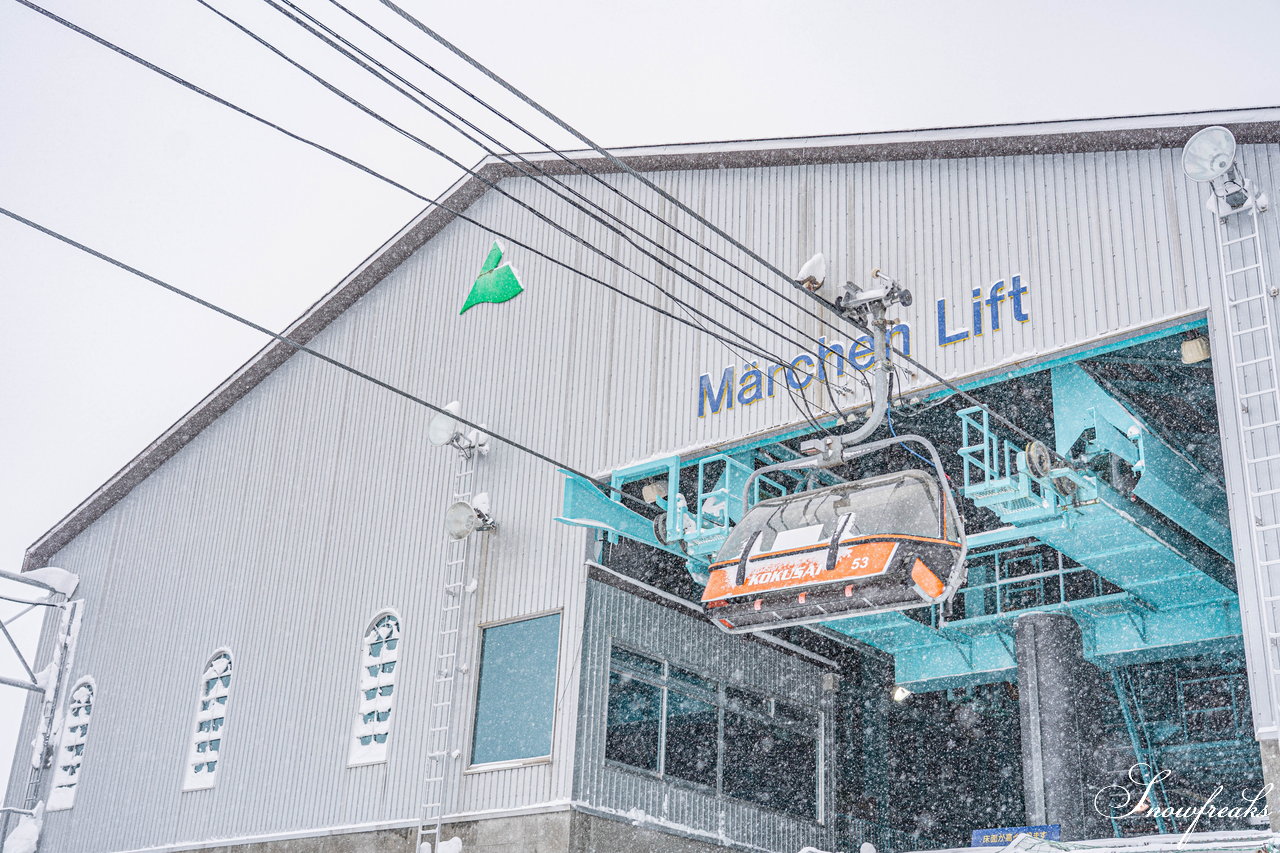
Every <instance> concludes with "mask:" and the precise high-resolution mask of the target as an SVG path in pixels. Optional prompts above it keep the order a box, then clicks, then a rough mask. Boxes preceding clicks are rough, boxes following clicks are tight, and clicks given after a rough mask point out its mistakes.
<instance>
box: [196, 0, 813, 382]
mask: <svg viewBox="0 0 1280 853" xmlns="http://www.w3.org/2000/svg"><path fill="white" fill-rule="evenodd" d="M195 2H197V3H199V4H200V5H201V6H204V7H205V8H206V9H208V10H209V11H211V12H213V13H214V14H215V15H217V16H218V17H219V18H222V19H223V20H224V21H226V22H227V23H229V24H231V26H233V27H235V28H236V29H238V30H239V31H240V32H242V33H244V34H245V35H246V36H248V37H249V38H251V39H252V40H253V41H255V42H257V43H258V44H259V45H261V46H262V47H264V48H266V49H267V50H268V51H270V52H271V53H273V54H275V55H276V56H278V57H279V58H280V59H282V60H284V61H285V62H286V63H288V64H289V65H291V66H293V67H294V68H295V69H297V70H298V71H301V72H302V73H303V74H305V75H307V76H308V77H310V78H311V79H312V80H314V81H315V82H316V83H319V84H320V85H321V86H323V87H324V88H325V89H327V90H328V91H329V92H331V93H333V94H334V95H336V96H338V97H339V98H341V99H342V100H343V101H345V102H347V103H348V104H350V105H351V106H353V107H355V108H356V109H358V110H360V111H361V112H363V113H364V114H365V115H367V116H369V117H370V118H373V119H374V120H375V121H377V122H379V123H380V124H382V125H384V126H386V127H388V128H390V129H391V130H393V131H395V132H396V133H398V134H400V135H401V136H403V137H405V138H406V139H408V140H409V141H411V142H413V143H415V144H416V145H418V146H420V147H422V148H423V149H425V150H427V151H429V152H431V153H432V154H434V155H436V156H437V157H440V158H441V159H443V160H445V161H446V162H448V163H449V164H450V165H452V166H454V167H456V168H458V169H461V170H463V171H464V172H466V173H467V174H470V175H472V176H473V177H475V178H476V179H477V180H479V181H480V182H481V183H483V184H484V185H485V186H487V187H489V188H490V189H491V190H493V191H494V192H496V193H498V194H499V195H501V196H503V197H504V198H506V199H508V200H510V201H511V202H512V203H514V204H515V205H516V206H517V207H519V208H521V209H522V210H525V211H527V212H529V213H531V214H532V215H533V216H535V217H536V218H537V219H538V220H539V221H541V222H543V223H544V224H546V225H548V226H550V227H551V228H553V229H554V230H556V231H558V232H559V233H561V234H562V235H564V236H566V237H569V238H570V239H572V240H574V241H575V242H577V243H578V244H579V245H581V246H583V247H584V248H586V249H587V250H588V251H590V252H592V253H594V254H596V255H598V256H599V257H601V258H603V259H604V260H606V261H608V262H610V263H612V264H614V265H615V266H617V267H618V268H619V269H622V270H624V271H626V272H628V273H630V274H631V275H633V276H635V277H636V278H637V279H639V280H640V281H642V282H645V283H646V284H648V285H650V286H651V287H653V288H654V289H656V290H657V291H658V292H659V293H662V294H663V295H664V296H667V297H668V298H671V299H673V300H677V301H678V297H676V296H674V295H673V294H672V293H671V292H670V291H668V290H667V289H666V288H664V287H663V286H662V285H661V284H659V283H658V282H657V281H655V280H654V279H652V278H650V277H648V276H646V275H644V274H643V273H640V272H639V271H637V270H635V269H634V268H632V267H631V266H628V265H627V264H626V263H624V262H623V261H621V260H619V259H618V258H616V257H614V256H613V255H611V254H610V253H608V252H606V251H605V250H603V249H601V248H600V247H599V246H596V245H595V244H594V243H592V242H591V241H589V240H587V239H586V238H585V237H583V236H581V235H580V234H577V233H575V232H573V231H572V230H571V229H569V228H567V227H565V226H564V225H563V224H561V223H559V222H557V221H555V220H554V219H552V218H551V217H549V216H547V215H546V214H545V213H543V212H542V211H540V210H538V209H537V208H535V207H534V206H533V205H532V204H529V203H528V202H526V201H524V200H523V199H520V198H518V197H516V196H515V195H514V194H512V193H510V192H508V191H507V190H506V189H504V188H503V187H501V186H499V185H498V183H497V182H495V181H491V180H489V179H488V178H486V177H485V176H484V175H483V174H482V173H481V172H480V171H479V170H478V169H474V168H471V167H468V166H467V165H465V164H464V163H462V162H461V161H460V160H458V159H457V158H455V157H452V156H451V155H449V154H448V153H446V152H445V151H443V150H442V149H441V148H439V147H438V146H436V145H434V144H432V143H431V142H428V141H427V140H425V139H423V138H422V137H421V136H419V135H417V134H415V133H413V132H411V131H409V130H407V129H406V128H404V127H403V126H401V125H399V124H396V123H395V122H393V121H391V120H390V119H388V118H387V117H386V116H384V115H382V114H381V113H379V112H378V111H377V110H374V109H373V108H371V107H369V106H368V105H367V104H364V103H362V102H361V101H360V100H359V99H357V98H355V97H353V96H352V95H351V94H350V93H348V92H346V91H345V90H343V89H341V88H340V87H338V86H336V85H335V84H334V83H332V82H331V81H329V80H327V79H325V78H324V77H323V76H321V75H320V74H318V73H316V72H315V71H313V70H312V69H310V68H308V67H306V66H305V65H303V64H302V63H301V62H299V61H298V60H297V59H295V58H293V57H292V56H290V55H289V54H287V53H285V52H284V51H283V50H281V49H280V48H279V47H278V46H277V45H275V44H273V43H271V42H270V41H268V40H267V39H265V38H264V37H263V36H261V35H260V34H258V33H256V32H254V31H253V30H251V29H249V28H248V27H246V26H245V25H244V24H242V23H240V22H239V21H237V20H235V19H234V18H232V17H230V16H229V15H227V14H226V13H224V12H223V11H221V10H220V9H218V8H216V7H215V6H213V5H212V4H211V3H209V2H208V0H195ZM364 67H365V68H366V69H368V66H364ZM389 85H392V86H393V88H395V89H396V91H398V92H400V93H401V94H402V95H406V96H407V97H409V98H410V99H413V96H412V94H409V93H407V92H405V91H404V90H403V89H400V88H399V87H398V86H395V85H394V84H389ZM415 102H416V101H415ZM419 105H420V106H421V104H419ZM436 117H437V118H439V115H438V114H436ZM633 245H635V244H634V242H633ZM637 248H638V247H637ZM650 257H654V256H652V255H650ZM659 262H660V263H662V262H661V261H659ZM666 266H667V268H668V269H669V270H672V271H674V268H672V267H670V265H666ZM689 281H690V282H692V283H694V285H695V286H697V287H699V288H700V289H702V290H703V291H704V292H707V293H710V291H707V290H706V288H705V287H702V286H701V285H698V284H697V282H694V281H693V279H689ZM714 298H716V299H720V298H719V297H714ZM721 301H724V300H721ZM725 304H727V305H729V307H730V308H731V309H733V310H735V311H738V312H739V313H740V314H742V316H744V317H745V318H747V319H748V320H749V321H751V322H756V323H757V324H758V325H761V327H762V328H767V326H765V325H764V324H763V323H760V322H759V321H758V320H756V319H755V318H752V317H751V315H750V314H748V313H746V312H745V311H743V310H742V309H740V308H738V307H737V306H733V305H731V304H730V303H727V302H725ZM684 305H685V306H686V307H687V309H688V310H689V311H691V312H693V313H694V314H697V315H698V316H699V317H701V318H702V319H703V320H705V321H706V322H708V323H711V324H712V325H714V326H716V327H718V328H720V329H722V330H723V331H725V332H727V333H728V334H730V335H736V336H738V337H739V338H742V340H743V341H744V342H746V343H747V344H748V345H749V344H750V343H751V341H750V340H749V339H747V338H746V337H745V336H743V335H742V334H741V333H739V332H738V331H737V330H735V329H733V328H732V327H731V326H729V325H728V324H727V323H724V322H723V321H721V320H719V319H717V318H715V317H713V316H711V315H710V314H708V313H706V312H705V311H702V310H700V309H698V308H696V307H694V306H693V305H691V304H690V303H688V302H685V303H684ZM774 334H777V335H778V336H779V337H781V338H782V339H783V340H787V341H788V342H789V343H791V344H792V345H793V346H797V347H799V348H800V349H801V350H805V349H807V347H806V346H805V345H804V344H801V343H799V342H797V341H795V340H792V339H790V338H787V337H786V336H785V335H781V334H780V333H778V332H776V331H774ZM815 343H817V341H816V340H815ZM756 346H757V347H759V345H758V344H756ZM765 355H766V356H767V357H769V358H771V359H773V360H774V361H775V362H779V363H781V362H782V359H780V357H778V356H776V355H774V354H772V353H770V352H768V351H767V350H766V351H765Z"/></svg>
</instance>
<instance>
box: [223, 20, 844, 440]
mask: <svg viewBox="0 0 1280 853" xmlns="http://www.w3.org/2000/svg"><path fill="white" fill-rule="evenodd" d="M264 2H266V3H267V4H268V5H269V6H271V8H272V9H274V10H276V11H277V12H279V13H280V14H282V15H284V16H285V17H286V18H288V19H289V20H290V21H292V22H293V23H295V24H297V25H298V26H300V27H302V28H303V29H305V30H306V31H307V32H308V33H310V34H311V35H312V36H315V37H316V38H318V39H320V40H321V41H323V42H324V43H325V44H326V45H328V46H329V47H330V48H332V49H333V50H335V51H337V52H338V53H339V54H341V55H342V56H343V57H344V58H346V59H348V60H350V61H351V62H354V63H355V64H357V65H359V66H360V67H361V68H363V69H364V70H365V71H368V72H369V73H370V74H372V75H373V76H374V77H375V78H376V79H378V80H379V81H380V82H382V83H385V84H387V85H388V86H390V87H391V88H392V89H394V90H395V91H396V92H397V93H399V94H401V95H403V96H405V97H406V98H408V99H409V100H410V101H411V102H413V103H414V104H415V105H416V106H419V107H422V108H423V109H425V110H426V111H427V112H428V113H429V114H430V115H432V116H433V117H434V118H436V119H437V120H439V121H441V122H443V123H444V124H445V125H447V126H448V127H449V128H450V129H452V130H454V131H455V132H457V133H458V134H459V135H461V136H462V137H463V138H465V139H466V140H467V141H469V142H471V143H472V144H474V145H476V146H477V147H479V148H481V149H482V150H483V151H484V152H485V153H486V154H487V155H488V156H490V157H493V158H495V159H497V160H499V161H501V162H502V163H504V164H505V165H508V166H511V167H512V168H514V169H516V170H517V171H520V172H522V173H523V174H524V175H525V176H526V177H529V178H530V179H532V180H534V181H535V182H537V183H538V184H539V185H540V186H542V187H544V188H545V189H547V190H548V191H549V192H551V193H552V194H553V195H555V196H556V197H557V198H559V199H561V200H563V201H565V202H567V203H568V204H570V205H571V206H572V207H574V208H575V209H577V210H578V211H580V212H582V213H584V214H586V215H587V216H589V217H591V218H592V219H594V220H595V221H596V222H598V223H600V224H601V225H603V226H605V227H606V228H608V229H609V230H610V231H612V232H614V233H615V234H617V235H618V236H619V237H621V238H622V239H623V240H625V241H626V242H627V243H629V244H630V245H631V246H632V247H633V248H635V249H636V250H637V251H639V252H641V253H642V254H644V255H645V256H647V257H649V258H650V259H652V260H653V261H655V262H657V263H658V264H659V265H660V266H662V267H663V268H665V269H667V270H668V271H669V272H671V273H673V274H675V275H677V276H680V277H681V278H683V279H685V280H686V281H688V282H689V283H690V284H692V285H693V286H694V287H695V288H697V289H698V290H700V291H702V292H703V293H705V294H707V295H709V296H711V297H712V298H713V299H715V300H716V301H718V302H720V303H721V304H722V305H725V306H726V307H728V308H730V309H731V310H733V311H735V312H736V313H738V314H740V315H741V316H742V317H744V318H746V319H747V320H749V321H751V322H753V323H755V324H756V325H758V326H760V327H761V328H762V329H764V330H765V331H768V332H771V333H773V334H775V335H778V336H779V337H782V338H783V340H786V341H788V342H789V343H792V344H793V345H795V346H798V347H800V348H801V349H802V350H805V349H807V347H806V346H805V345H804V344H801V343H799V342H798V341H796V340H794V339H792V338H789V337H785V336H782V335H780V334H779V333H778V332H777V331H776V330H775V329H774V328H773V327H772V326H771V325H768V324H766V323H764V322H763V321H761V320H759V319H757V318H755V317H753V316H752V315H750V314H749V313H747V312H746V311H744V310H742V309H741V308H739V307H737V306H736V305H734V304H733V303H731V302H729V301H728V300H726V299H724V298H723V297H720V296H718V295H717V294H715V293H713V292H712V291H711V290H709V289H708V288H706V287H705V286H703V285H701V284H700V283H699V282H697V281H695V280H694V279H693V278H691V277H690V276H688V275H687V274H685V273H683V272H681V271H680V270H678V269H676V268H675V267H673V266H672V265H671V264H669V263H667V262H666V261H664V260H663V259H662V258H660V257H658V256H657V255H655V254H653V253H652V252H650V251H649V250H647V249H645V248H644V247H642V246H640V245H639V244H638V243H636V242H635V240H633V239H631V238H630V237H629V236H628V235H626V234H624V233H623V232H622V231H621V230H620V229H619V228H618V227H616V226H614V225H611V224H610V223H609V222H606V221H605V220H604V219H603V218H601V216H599V215H597V214H596V213H594V212H592V211H591V210H588V209H587V208H586V207H584V206H583V205H582V204H580V203H578V202H577V201H574V199H572V198H569V197H568V196H567V195H565V194H564V193H562V192H560V191H559V190H558V189H556V187H562V188H563V189H565V190H567V191H569V192H571V193H572V194H573V195H575V196H577V197H578V198H580V199H582V200H583V201H585V202H587V203H588V204H590V205H591V206H592V207H595V208H596V209H597V210H600V211H601V212H603V213H604V214H605V215H607V216H608V217H609V218H611V219H613V220H615V221H617V222H618V223H620V224H621V225H623V226H624V227H626V228H628V229H629V230H631V231H633V232H634V233H636V234H638V235H640V236H641V237H643V238H644V239H646V240H647V241H648V242H650V243H653V244H654V245H655V246H658V247H659V248H662V249H664V251H666V252H668V254H671V255H672V256H673V257H677V258H678V257H679V256H678V255H676V254H675V253H674V252H672V251H671V250H670V249H666V248H665V247H663V246H662V245H661V243H659V242H658V241H656V240H653V239H652V238H649V237H648V236H647V235H645V234H643V232H641V231H639V229H636V228H635V227H634V226H631V225H629V224H628V223H626V222H625V221H624V220H622V219H620V218H619V217H617V216H615V215H613V214H611V213H609V212H608V211H605V210H604V209H603V208H600V207H599V205H596V204H595V203H594V202H591V201H590V200H589V199H587V198H586V197H585V196H583V195H582V194H581V193H579V192H577V191H576V190H574V189H573V188H572V187H569V186H568V185H566V184H563V183H562V182H560V181H558V180H556V179H555V178H554V177H552V176H550V175H548V174H546V172H545V171H544V170H542V169H541V168H540V167H538V166H536V165H534V164H532V163H530V162H529V161H528V160H527V159H526V158H525V157H524V156H523V155H520V154H515V155H514V156H516V157H518V158H519V159H520V160H521V162H522V163H523V164H525V165H527V166H530V167H532V168H533V169H536V170H537V171H538V172H539V173H541V174H542V175H543V176H544V177H546V178H549V179H550V183H544V182H543V181H542V180H541V179H539V177H538V176H537V175H535V174H533V173H532V172H529V171H527V170H525V169H524V168H522V167H521V166H517V165H515V164H513V163H512V162H511V161H510V160H508V159H507V158H506V156H504V155H503V154H502V153H500V152H499V151H498V150H495V149H493V148H490V147H489V146H488V145H485V144H484V143H483V142H481V141H480V140H478V139H477V138H476V137H475V136H473V135H471V134H470V133H468V132H467V131H465V130H463V129H462V128H461V127H459V126H458V125H457V124H455V123H454V122H452V121H450V120H449V119H446V118H445V117H444V116H442V115H440V113H438V112H437V111H436V110H434V109H432V108H431V107H430V106H427V105H426V104H423V103H422V102H421V101H420V100H418V99H417V98H415V97H414V95H412V94H410V93H409V92H408V91H405V90H404V89H402V88H400V87H399V86H397V85H396V84H395V83H392V82H391V81H390V80H389V79H387V76H386V75H390V76H391V77H394V78H395V79H396V80H399V81H400V82H402V83H403V84H404V85H405V86H407V87H409V89H410V90H412V91H413V92H415V93H417V95H419V96H421V97H422V98H425V99H426V100H427V101H429V102H430V103H431V104H434V105H435V106H437V107H439V108H441V109H442V110H444V111H445V112H447V113H449V114H450V115H451V116H453V117H454V118H456V119H458V120H459V121H460V122H462V123H463V124H465V125H467V127H469V128H471V129H473V130H475V131H476V132H477V133H479V134H480V135H482V136H484V137H485V138H486V139H488V140H489V141H490V142H491V143H493V144H495V145H498V146H501V142H499V141H498V140H497V139H495V138H494V137H493V136H491V135H490V134H488V133H486V132H485V131H483V130H481V129H480V128H478V127H476V126H475V125H474V124H472V123H471V122H469V121H467V119H465V118H463V117H462V116H460V115H458V114H457V113H456V112H454V111H453V110H451V109H449V108H448V107H447V106H445V105H444V104H442V103H441V102H440V101H438V100H437V99H435V98H434V97H432V96H431V95H430V94H429V93H427V92H425V91H423V90H422V89H421V88H419V87H417V86H415V85H414V84H413V83H412V82H411V81H409V80H407V79H406V78H404V77H403V76H402V75H400V74H398V73H397V72H395V71H394V70H392V69H390V68H388V67H387V66H386V65H385V64H383V63H382V62H380V61H379V60H378V59H376V58H375V57H373V56H371V55H370V54H368V53H367V52H365V51H364V50H362V49H361V48H359V47H358V46H356V45H354V44H353V43H352V42H351V41H349V40H348V39H346V38H345V37H343V36H342V35H341V34H339V33H337V32H335V31H334V30H332V29H331V28H329V27H328V26H327V25H325V24H324V23H322V22H320V21H318V20H317V19H316V18H314V17H313V16H312V15H310V14H308V13H307V12H305V11H304V10H302V9H300V8H299V7H298V6H297V5H296V4H294V3H292V2H290V0H282V2H283V3H284V5H287V6H288V7H289V8H290V9H292V10H294V11H295V12H296V13H297V14H296V15H295V14H291V13H290V12H288V11H286V10H285V9H284V8H283V7H282V6H281V5H280V4H279V3H277V2H275V0H264ZM205 5H207V4H205ZM299 16H301V17H299ZM224 17H226V16H225V15H224ZM302 17H305V18H306V19H307V20H309V21H311V22H312V23H314V24H315V25H316V27H319V28H320V29H322V30H324V33H322V32H319V31H317V29H315V28H314V27H312V26H310V25H309V24H307V23H306V21H303V20H302ZM241 29H242V30H244V29H245V28H243V27H241ZM325 33H327V34H328V35H326V34H325ZM329 36H332V38H329ZM335 39H336V42H335ZM259 41H260V43H263V44H264V46H266V47H268V48H271V45H269V44H267V43H266V42H265V41H263V40H261V39H259ZM339 43H340V44H339ZM275 52H276V53H277V55H279V56H281V57H282V58H285V59H286V60H288V57H285V56H284V54H283V53H282V52H280V51H278V50H277V51H275ZM356 54H358V55H359V56H357V55H356ZM361 57H363V59H365V60H368V61H369V62H371V63H372V64H373V66H375V67H376V68H377V69H378V70H377V71H375V70H374V67H371V66H370V65H369V64H367V63H366V62H364V61H363V60H362V59H361ZM292 64H294V65H295V67H299V68H301V66H300V65H298V64H297V63H292ZM312 76H313V78H314V79H316V80H317V81H318V82H323V81H320V79H319V77H318V76H316V75H312ZM326 88H330V90H331V91H335V92H336V89H334V88H333V87H326ZM457 165H460V164H457ZM467 171H468V173H469V174H471V175H473V176H475V177H477V178H480V179H481V180H485V179H483V178H482V177H481V175H480V173H479V171H478V170H475V169H469V170H467ZM485 183H486V184H488V185H489V186H490V187H492V188H495V189H496V188H497V185H496V184H494V183H490V182H488V181H487V180H486V181H485ZM553 185H554V186H553ZM508 197H509V198H514V197H512V196H508ZM526 209H530V210H532V208H531V206H529V205H526ZM547 221H550V220H549V218H548V219H547ZM608 257H610V258H611V259H613V260H614V262H615V263H617V264H618V265H619V266H621V267H622V268H623V269H626V270H627V271H629V272H632V273H633V274H635V275H637V276H638V277H639V274H638V273H636V272H635V271H634V270H632V269H630V268H629V267H626V266H624V265H622V264H621V263H620V262H619V261H617V260H616V258H613V256H612V255H609V256H608ZM681 260H683V259H681ZM685 263H686V265H688V266H690V267H691V268H693V269H694V270H695V271H697V272H698V273H699V274H700V275H702V276H704V277H706V278H707V279H708V280H710V281H712V282H713V283H715V284H717V285H719V286H720V287H722V288H724V289H725V290H729V288H728V287H727V286H726V285H725V284H724V283H723V282H720V281H719V280H717V279H715V278H714V277H712V276H711V275H709V274H708V273H706V272H704V271H702V270H701V269H699V268H698V267H696V266H695V265H694V264H692V262H689V261H685ZM642 280H644V279H642ZM650 283H651V284H653V285H654V286H655V287H657V286H658V285H657V284H656V282H652V281H650ZM659 289H660V290H661V288H659ZM662 292H663V293H666V294H667V295H668V296H669V295H670V294H669V293H667V291H665V290H663V291H662ZM730 292H732V291H730ZM702 316H707V315H705V314H704V315H702ZM772 319H778V320H779V321H780V322H782V323H783V324H784V325H787V326H789V327H790V328H792V329H795V330H796V331H797V332H799V333H800V334H802V335H804V334H807V333H805V332H803V331H802V330H800V329H798V328H797V327H795V326H794V325H792V324H790V323H786V321H783V320H781V319H780V318H772ZM713 322H714V321H713ZM739 337H742V339H743V340H747V338H746V336H745V335H739ZM808 337H809V338H810V340H812V341H813V342H814V343H815V344H816V345H817V346H818V348H819V349H820V348H821V347H822V342H821V341H819V340H818V339H816V338H813V337H812V336H811V335H810V336H808ZM756 346H757V347H759V346H760V345H759V344H758V343H757V344H756ZM725 347H726V349H728V350H729V353H730V355H733V356H734V357H735V358H737V359H739V360H742V361H743V362H744V364H745V363H746V359H745V358H744V357H743V356H742V354H741V353H739V352H736V351H734V349H733V348H731V347H729V346H728V345H727V344H726V345H725ZM770 357H771V358H773V360H774V361H775V362H778V363H781V360H780V359H779V358H777V357H776V356H770ZM818 378H819V380H820V381H822V382H823V383H824V384H826V385H827V387H828V390H830V382H829V380H828V379H827V377H826V371H825V370H824V371H820V372H819V377H818ZM786 390H787V394H788V396H789V397H790V399H791V401H792V404H793V405H795V406H796V408H797V410H798V411H799V412H800V413H801V414H802V415H804V416H805V418H806V420H808V422H809V424H810V425H811V426H813V427H814V428H815V429H817V430H819V431H821V432H825V433H826V434H827V435H834V433H832V432H831V430H830V429H828V428H827V427H825V426H823V425H822V424H821V423H820V422H819V421H818V419H817V418H816V417H815V416H814V414H813V410H812V408H811V407H810V405H809V401H808V399H807V398H806V397H805V396H804V395H803V393H800V395H799V397H800V401H801V402H797V400H796V397H797V393H796V390H797V389H794V388H792V387H791V383H790V381H788V382H787V383H786ZM829 396H830V397H831V399H832V402H833V404H834V405H835V407H836V409H837V411H839V412H840V415H841V417H842V418H845V419H847V416H846V415H845V414H844V412H843V410H842V409H841V408H840V406H839V403H836V402H835V399H834V396H835V395H834V394H829Z"/></svg>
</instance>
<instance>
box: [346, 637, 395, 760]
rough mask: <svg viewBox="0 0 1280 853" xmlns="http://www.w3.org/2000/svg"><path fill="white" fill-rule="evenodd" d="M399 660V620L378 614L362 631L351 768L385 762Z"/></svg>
mask: <svg viewBox="0 0 1280 853" xmlns="http://www.w3.org/2000/svg"><path fill="white" fill-rule="evenodd" d="M399 658H400V618H399V617H398V616H396V614H395V613H391V612H385V613H381V614H379V615H378V616H377V617H376V618H375V619H374V620H373V622H372V623H371V624H370V625H369V628H368V630H366V631H365V633H364V640H363V642H362V645H361V655H360V702H359V705H358V706H357V709H356V719H355V728H354V730H353V732H352V736H351V752H350V757H349V758H348V761H347V763H348V764H349V765H351V766H354V765H357V764H375V763H377V762H379V761H386V759H387V738H388V736H389V735H390V734H391V706H392V704H393V703H394V702H395V692H396V663H397V662H398V661H399Z"/></svg>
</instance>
